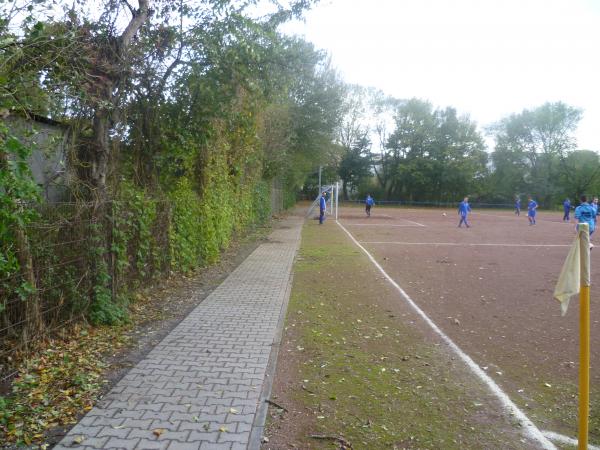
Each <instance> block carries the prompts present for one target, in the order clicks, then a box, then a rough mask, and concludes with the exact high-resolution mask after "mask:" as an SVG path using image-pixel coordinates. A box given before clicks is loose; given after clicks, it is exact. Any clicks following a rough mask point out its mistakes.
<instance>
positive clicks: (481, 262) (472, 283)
mask: <svg viewBox="0 0 600 450" xmlns="http://www.w3.org/2000/svg"><path fill="white" fill-rule="evenodd" d="M444 212H445V213H446V215H445V216H444V215H443V213H444ZM561 218H562V213H560V212H555V213H545V212H540V213H538V217H537V225H535V226H529V224H528V221H527V216H526V213H525V214H521V216H520V217H516V216H515V215H514V214H512V213H511V212H509V211H487V210H483V211H476V212H474V213H473V214H472V215H471V216H470V222H471V225H472V226H471V228H469V229H466V228H464V227H463V228H458V227H457V225H458V219H459V218H458V215H457V211H456V210H441V209H440V210H438V209H403V208H382V207H376V208H374V209H373V211H372V214H371V217H370V218H367V217H366V216H365V215H364V212H363V211H361V210H360V209H359V208H352V207H347V208H341V209H340V214H339V221H340V223H342V225H344V226H345V227H346V228H347V229H348V231H349V232H351V233H352V235H353V236H354V237H355V238H356V239H357V240H358V241H359V242H361V244H362V245H363V246H364V247H365V248H366V249H367V250H368V251H369V252H371V254H372V255H373V256H374V257H375V259H376V260H377V261H378V262H379V263H380V264H381V266H382V267H383V268H384V269H385V270H386V272H387V273H388V274H389V275H390V276H391V277H392V278H393V279H394V280H395V281H396V282H397V283H398V284H399V285H400V286H401V287H402V288H403V289H404V290H405V291H406V292H407V293H408V295H409V296H410V297H411V298H412V299H413V300H414V301H415V302H416V303H417V304H418V305H419V307H420V308H421V309H423V311H425V313H426V314H427V315H428V316H429V317H430V318H431V319H432V320H433V321H434V322H435V323H436V324H437V325H438V326H439V327H440V328H441V329H442V330H443V331H444V333H446V334H447V335H448V336H449V337H450V338H451V339H452V340H453V341H454V342H455V343H457V344H458V345H459V347H461V348H462V350H463V351H464V352H466V353H467V354H468V355H470V356H471V357H472V358H473V360H474V361H475V362H476V363H477V364H479V365H480V366H482V367H484V368H486V369H485V370H487V372H488V373H489V375H490V376H491V377H492V378H493V379H494V380H495V381H496V382H497V383H498V384H499V385H500V387H501V388H502V389H503V390H504V391H505V392H506V393H507V394H508V396H509V397H510V398H511V399H512V400H513V401H515V402H516V403H517V404H518V405H519V406H520V407H521V408H523V410H524V412H525V413H526V414H528V415H529V416H530V418H531V419H532V420H533V421H534V423H536V425H537V426H538V427H539V428H540V429H542V430H549V431H554V432H559V433H562V434H565V435H568V436H571V437H576V434H577V399H576V394H577V376H578V375H577V374H578V359H579V356H578V355H579V353H578V352H579V344H578V342H579V334H578V333H579V331H578V330H579V325H578V323H579V307H578V299H577V298H576V297H573V298H572V299H571V304H570V306H569V311H568V312H567V315H566V316H565V317H561V315H560V307H559V303H558V302H557V301H556V300H554V299H553V297H552V293H553V291H554V286H555V284H556V280H557V278H558V275H559V273H560V269H561V267H562V264H563V262H564V260H565V257H566V255H567V252H568V246H569V245H570V243H571V242H572V240H573V239H574V237H575V225H574V224H573V223H563V222H562V221H561ZM593 240H594V239H593ZM599 243H600V241H599ZM591 258H592V284H593V283H594V280H599V281H600V245H599V246H598V248H597V249H596V250H595V251H592V257H591ZM398 301H403V300H402V299H401V298H400V297H399V300H398ZM599 301H600V288H594V286H592V298H591V302H592V307H591V310H592V316H591V335H592V343H591V348H592V356H591V365H592V371H591V387H592V397H591V422H590V438H591V439H590V440H591V442H592V443H595V444H600V429H599V428H600V425H599V424H600V419H599V418H598V416H599V415H600V404H599V403H600V325H599V323H600V308H599V307H598V305H599ZM548 385H550V387H549V386H548Z"/></svg>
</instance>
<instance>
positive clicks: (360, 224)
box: [346, 223, 425, 228]
mask: <svg viewBox="0 0 600 450" xmlns="http://www.w3.org/2000/svg"><path fill="white" fill-rule="evenodd" d="M346 226H350V227H403V228H414V227H415V226H416V225H400V224H395V223H347V224H346ZM421 226H422V227H423V226H425V225H421Z"/></svg>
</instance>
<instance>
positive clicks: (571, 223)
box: [471, 211, 577, 225]
mask: <svg viewBox="0 0 600 450" xmlns="http://www.w3.org/2000/svg"><path fill="white" fill-rule="evenodd" d="M471 214H477V215H480V216H488V217H501V218H503V219H514V218H520V217H521V216H517V215H514V216H505V215H501V214H486V213H480V212H472V213H471ZM523 217H527V211H525V213H524V214H523ZM535 220H536V222H540V221H541V222H546V223H558V224H560V225H576V224H577V222H575V220H571V221H570V222H555V221H554V220H545V219H540V218H539V217H538V216H536V217H535Z"/></svg>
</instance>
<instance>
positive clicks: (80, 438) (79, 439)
mask: <svg viewBox="0 0 600 450" xmlns="http://www.w3.org/2000/svg"><path fill="white" fill-rule="evenodd" d="M83 441H85V436H83V435H80V436H75V438H74V439H73V442H74V443H75V444H81V443H82V442H83Z"/></svg>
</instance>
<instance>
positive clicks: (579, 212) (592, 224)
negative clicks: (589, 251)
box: [575, 195, 596, 248]
mask: <svg viewBox="0 0 600 450" xmlns="http://www.w3.org/2000/svg"><path fill="white" fill-rule="evenodd" d="M580 200H581V204H580V205H579V206H578V207H577V208H575V218H576V219H577V220H578V221H579V223H587V224H588V226H589V229H590V237H591V236H592V234H594V231H595V230H596V209H595V208H594V206H593V205H590V204H589V203H588V201H587V197H586V196H585V195H582V196H581V197H580ZM592 247H593V245H592V244H591V243H590V248H592Z"/></svg>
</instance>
